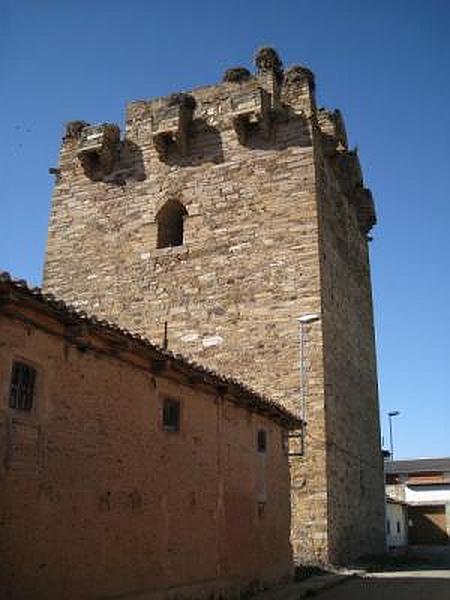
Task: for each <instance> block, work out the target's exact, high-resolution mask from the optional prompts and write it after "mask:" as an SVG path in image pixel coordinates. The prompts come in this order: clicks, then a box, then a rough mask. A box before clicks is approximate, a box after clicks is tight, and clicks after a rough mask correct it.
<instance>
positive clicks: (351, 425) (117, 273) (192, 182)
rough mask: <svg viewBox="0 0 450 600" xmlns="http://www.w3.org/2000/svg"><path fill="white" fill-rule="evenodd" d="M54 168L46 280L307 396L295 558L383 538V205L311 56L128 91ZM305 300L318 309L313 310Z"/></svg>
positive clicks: (260, 60) (239, 374)
mask: <svg viewBox="0 0 450 600" xmlns="http://www.w3.org/2000/svg"><path fill="white" fill-rule="evenodd" d="M55 173H56V184H55V190H54V198H53V211H52V215H51V222H50V228H49V238H48V247H47V256H46V264H45V280H44V287H45V289H46V291H48V292H52V293H54V294H55V295H56V296H58V297H60V298H63V299H64V300H66V301H68V302H70V303H72V304H74V305H76V306H77V307H78V308H80V309H85V310H86V311H87V312H89V313H94V314H96V315H98V316H100V317H104V318H107V319H109V320H112V321H115V322H117V323H118V324H120V325H121V326H122V327H125V328H128V329H130V330H133V331H136V332H139V333H142V334H143V335H145V336H147V337H149V338H150V339H151V340H152V341H154V342H159V343H161V344H167V345H168V347H169V349H170V350H173V351H174V352H179V353H182V354H183V355H185V356H188V357H192V358H193V359H195V360H196V361H197V362H200V363H202V364H204V365H206V366H208V367H210V368H212V369H215V370H217V371H219V372H220V373H223V374H226V375H229V376H233V377H235V378H236V379H238V380H240V381H243V382H244V383H247V384H248V385H250V386H252V387H253V388H255V389H256V390H259V391H261V392H264V393H265V394H267V395H268V396H269V397H271V398H273V399H275V400H278V401H280V402H282V403H284V404H285V405H287V406H288V407H289V408H290V409H292V410H294V411H297V412H299V411H301V410H302V406H301V404H302V401H304V403H305V416H306V420H307V426H306V432H305V433H306V435H305V442H304V452H303V456H299V457H293V458H292V544H293V549H294V553H295V555H296V557H297V558H298V559H299V560H301V561H303V562H316V561H319V562H332V563H344V562H346V561H348V560H350V559H352V558H354V557H356V556H359V555H364V554H369V553H376V552H380V551H382V550H383V548H384V502H383V499H384V494H383V476H382V459H381V452H380V431H379V417H378V399H377V378H376V363H375V346H374V329H373V311H372V300H371V283H370V269H369V259H368V240H370V238H369V237H368V235H369V232H370V229H371V227H372V226H373V225H374V223H375V213H374V207H373V201H372V196H371V193H370V191H369V190H368V189H366V188H365V187H364V184H363V177H362V174H361V168H360V164H359V160H358V156H357V153H356V152H355V151H352V150H349V149H348V145H347V138H346V133H345V127H344V123H343V120H342V117H341V115H340V113H339V111H337V110H336V111H328V110H324V109H318V108H317V107H316V102H315V95H314V77H313V74H312V73H311V71H309V70H308V69H307V68H305V67H301V66H294V67H291V68H289V69H287V70H284V69H283V65H282V62H281V60H280V58H279V57H278V55H277V53H276V52H275V51H274V50H272V49H270V48H264V49H262V50H260V51H259V52H258V54H257V56H256V73H255V74H252V73H250V72H249V71H248V70H247V69H245V68H234V69H229V70H227V71H226V72H225V74H224V77H223V81H222V83H220V84H217V85H213V86H208V87H202V88H199V89H196V90H194V91H192V92H189V93H182V94H174V95H172V96H169V97H166V98H155V99H152V100H145V101H137V102H132V103H131V104H129V105H128V107H127V114H126V127H125V132H124V134H123V136H121V134H120V130H119V128H118V127H117V126H116V125H112V124H101V125H94V126H91V125H89V124H87V123H85V122H82V121H75V122H71V123H70V124H69V125H68V126H67V130H66V135H65V137H64V140H63V143H62V148H61V154H60V162H59V168H58V169H55ZM307 313H313V314H316V315H318V316H319V317H320V318H319V319H316V320H315V321H314V322H310V323H305V324H303V325H301V327H300V326H299V321H298V320H297V319H298V317H299V316H301V315H304V314H307ZM300 329H301V331H300ZM300 345H301V347H302V353H301V354H302V360H301V361H300ZM300 362H301V364H300ZM273 451H279V449H277V448H274V449H273Z"/></svg>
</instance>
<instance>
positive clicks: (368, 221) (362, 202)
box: [355, 188, 377, 236]
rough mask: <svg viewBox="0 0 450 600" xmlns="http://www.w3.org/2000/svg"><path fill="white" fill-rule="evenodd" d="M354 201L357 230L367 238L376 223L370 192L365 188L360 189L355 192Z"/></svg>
mask: <svg viewBox="0 0 450 600" xmlns="http://www.w3.org/2000/svg"><path fill="white" fill-rule="evenodd" d="M355 200H356V214H357V217H358V225H359V229H360V231H361V233H362V234H363V235H366V236H367V234H368V233H369V232H370V230H371V229H372V227H373V226H374V225H375V224H376V222H377V217H376V214H375V205H374V202H373V197H372V192H371V191H370V190H368V189H367V188H360V189H358V191H357V192H356V198H355Z"/></svg>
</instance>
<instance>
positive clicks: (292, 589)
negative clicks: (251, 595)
mask: <svg viewBox="0 0 450 600" xmlns="http://www.w3.org/2000/svg"><path fill="white" fill-rule="evenodd" d="M366 567H367V568H368V569H369V570H368V571H364V570H359V571H358V572H357V573H358V574H357V575H353V576H350V575H349V573H348V572H347V573H346V572H345V571H342V572H340V573H334V574H333V573H329V574H324V575H320V576H316V577H309V578H307V579H305V580H304V581H302V582H297V583H292V584H290V585H287V586H284V587H281V588H278V589H273V590H271V591H268V592H265V593H263V594H260V595H258V596H257V600H300V599H301V598H310V597H315V598H318V599H319V600H391V599H392V600H394V599H395V600H450V546H434V547H433V546H428V547H425V546H421V547H419V546H417V547H410V548H409V549H408V552H407V553H406V554H405V553H400V554H398V555H388V556H386V557H383V559H382V560H381V561H380V563H379V564H378V565H374V564H371V565H366ZM255 600H256V598H255Z"/></svg>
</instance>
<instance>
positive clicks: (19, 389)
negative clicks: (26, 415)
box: [9, 361, 36, 412]
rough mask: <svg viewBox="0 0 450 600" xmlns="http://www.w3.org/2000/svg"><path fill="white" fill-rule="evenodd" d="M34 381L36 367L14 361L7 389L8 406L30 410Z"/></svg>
mask: <svg viewBox="0 0 450 600" xmlns="http://www.w3.org/2000/svg"><path fill="white" fill-rule="evenodd" d="M35 383H36V369H34V368H33V367H31V366H30V365H27V364H25V363H23V362H19V361H14V362H13V367H12V373H11V387H10V390H9V407H10V408H14V409H16V410H24V411H27V412H29V411H31V409H32V408H33V396H34V388H35Z"/></svg>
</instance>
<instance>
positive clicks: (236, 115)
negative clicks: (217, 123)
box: [231, 88, 271, 144]
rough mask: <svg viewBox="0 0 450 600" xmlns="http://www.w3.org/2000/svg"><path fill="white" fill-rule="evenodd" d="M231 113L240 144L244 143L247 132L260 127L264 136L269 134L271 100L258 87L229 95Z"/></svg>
mask: <svg viewBox="0 0 450 600" xmlns="http://www.w3.org/2000/svg"><path fill="white" fill-rule="evenodd" d="M231 114H232V118H233V126H234V128H235V130H236V133H237V135H238V138H239V140H240V142H241V144H245V143H246V142H247V139H248V134H249V132H250V131H251V130H252V129H254V128H260V129H261V130H262V131H263V133H264V135H265V137H268V136H269V134H270V128H271V102H270V95H269V94H268V93H267V92H266V91H265V90H263V89H262V88H258V89H256V90H253V91H251V92H243V93H239V94H234V95H233V96H231Z"/></svg>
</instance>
